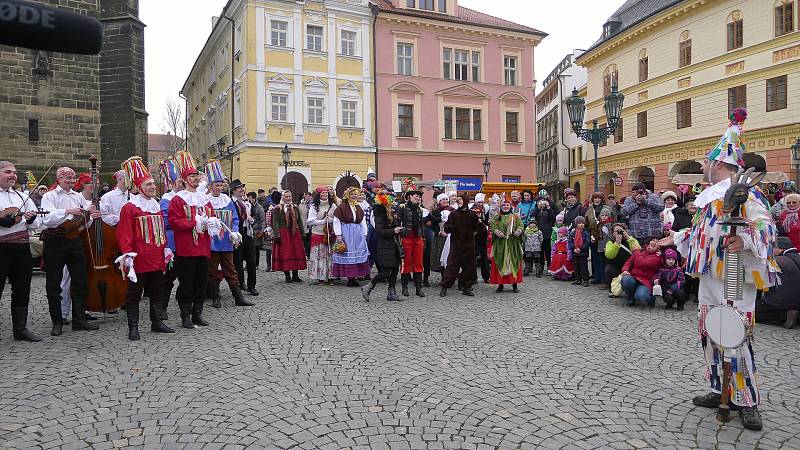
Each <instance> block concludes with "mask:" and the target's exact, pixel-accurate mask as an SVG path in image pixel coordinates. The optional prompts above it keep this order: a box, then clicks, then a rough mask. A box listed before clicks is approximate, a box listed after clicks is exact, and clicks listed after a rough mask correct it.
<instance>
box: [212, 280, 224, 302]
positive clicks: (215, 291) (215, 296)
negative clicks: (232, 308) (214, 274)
mask: <svg viewBox="0 0 800 450" xmlns="http://www.w3.org/2000/svg"><path fill="white" fill-rule="evenodd" d="M209 283H211V287H210V288H209V290H210V291H211V306H213V307H214V308H222V299H221V298H220V294H219V284H220V282H219V281H210V282H209Z"/></svg>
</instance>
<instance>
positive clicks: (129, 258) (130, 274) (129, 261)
mask: <svg viewBox="0 0 800 450" xmlns="http://www.w3.org/2000/svg"><path fill="white" fill-rule="evenodd" d="M137 255H138V254H137V253H134V252H129V253H125V254H124V255H120V256H119V257H118V258H117V259H115V260H114V264H119V271H120V272H122V279H123V280H124V279H125V278H128V279H129V280H131V281H133V282H134V283H136V282H137V278H136V270H134V268H133V258H136V256H137ZM125 269H127V273H126V271H125Z"/></svg>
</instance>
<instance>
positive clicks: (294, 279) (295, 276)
mask: <svg viewBox="0 0 800 450" xmlns="http://www.w3.org/2000/svg"><path fill="white" fill-rule="evenodd" d="M302 282H303V280H301V279H300V275H299V274H298V272H297V271H296V270H294V271H292V283H302Z"/></svg>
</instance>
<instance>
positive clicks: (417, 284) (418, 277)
mask: <svg viewBox="0 0 800 450" xmlns="http://www.w3.org/2000/svg"><path fill="white" fill-rule="evenodd" d="M414 290H415V291H416V292H415V293H416V294H417V297H425V293H424V292H422V273H421V272H417V273H415V274H414Z"/></svg>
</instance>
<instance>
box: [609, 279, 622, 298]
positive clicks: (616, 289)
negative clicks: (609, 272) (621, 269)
mask: <svg viewBox="0 0 800 450" xmlns="http://www.w3.org/2000/svg"><path fill="white" fill-rule="evenodd" d="M611 293H612V294H614V295H622V274H620V275H617V276H616V277H614V279H613V280H611Z"/></svg>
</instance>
